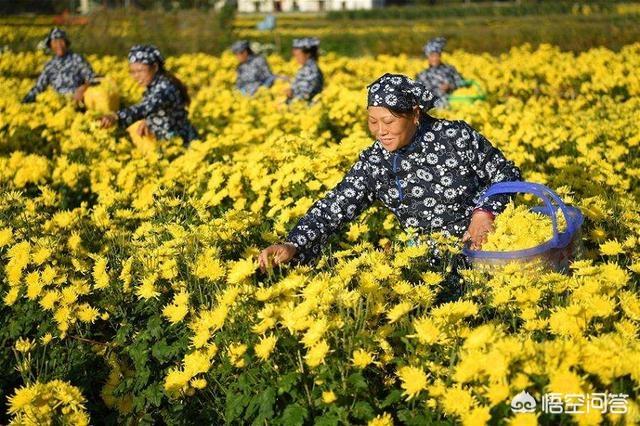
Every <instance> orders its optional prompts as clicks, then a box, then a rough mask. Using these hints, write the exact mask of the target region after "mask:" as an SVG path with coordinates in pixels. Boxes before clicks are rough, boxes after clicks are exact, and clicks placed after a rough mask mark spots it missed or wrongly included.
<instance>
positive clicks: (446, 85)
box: [440, 83, 451, 93]
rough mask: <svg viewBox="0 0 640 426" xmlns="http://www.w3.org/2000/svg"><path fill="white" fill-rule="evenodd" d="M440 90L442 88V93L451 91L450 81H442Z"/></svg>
mask: <svg viewBox="0 0 640 426" xmlns="http://www.w3.org/2000/svg"><path fill="white" fill-rule="evenodd" d="M440 90H442V93H449V92H450V91H451V85H449V83H442V84H441V85H440Z"/></svg>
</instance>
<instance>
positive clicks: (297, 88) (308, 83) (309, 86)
mask: <svg viewBox="0 0 640 426" xmlns="http://www.w3.org/2000/svg"><path fill="white" fill-rule="evenodd" d="M319 47H320V40H318V39H317V38H315V37H305V38H296V39H294V40H293V57H294V58H295V59H296V61H297V62H298V63H299V64H300V65H302V67H301V68H300V69H299V70H298V72H297V74H296V76H295V78H294V79H293V82H292V83H291V87H290V88H289V89H287V92H286V95H287V102H291V101H292V100H295V99H304V100H306V101H309V102H310V101H311V100H312V99H313V97H314V96H316V95H317V94H318V93H320V92H322V88H323V87H324V76H323V75H322V71H320V68H319V67H318V48H319Z"/></svg>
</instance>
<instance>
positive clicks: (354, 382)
mask: <svg viewBox="0 0 640 426" xmlns="http://www.w3.org/2000/svg"><path fill="white" fill-rule="evenodd" d="M347 382H348V383H349V384H350V385H351V386H352V387H354V388H355V389H367V388H368V387H369V385H368V384H367V381H366V380H365V379H364V377H362V374H360V373H353V374H352V375H350V376H349V378H348V379H347Z"/></svg>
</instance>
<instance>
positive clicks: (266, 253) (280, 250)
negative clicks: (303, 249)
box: [258, 243, 298, 272]
mask: <svg viewBox="0 0 640 426" xmlns="http://www.w3.org/2000/svg"><path fill="white" fill-rule="evenodd" d="M297 251H298V249H297V248H296V246H294V245H293V244H291V243H284V244H273V245H271V246H269V247H267V248H266V249H264V250H262V252H261V253H260V255H259V256H258V264H259V265H260V270H261V271H262V272H265V271H266V270H267V269H268V268H271V267H273V266H277V265H281V264H283V263H287V262H289V261H290V260H291V259H293V256H295V255H296V252H297Z"/></svg>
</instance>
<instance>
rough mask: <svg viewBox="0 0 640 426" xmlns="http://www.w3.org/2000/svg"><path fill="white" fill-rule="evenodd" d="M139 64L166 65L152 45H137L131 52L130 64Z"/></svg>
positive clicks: (158, 51)
mask: <svg viewBox="0 0 640 426" xmlns="http://www.w3.org/2000/svg"><path fill="white" fill-rule="evenodd" d="M134 62H138V63H141V64H146V65H153V64H158V65H159V66H163V65H164V58H163V57H162V54H161V53H160V50H158V48H157V47H155V46H154V45H152V44H136V45H135V46H133V47H132V48H131V50H129V63H131V64H132V63H134Z"/></svg>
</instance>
